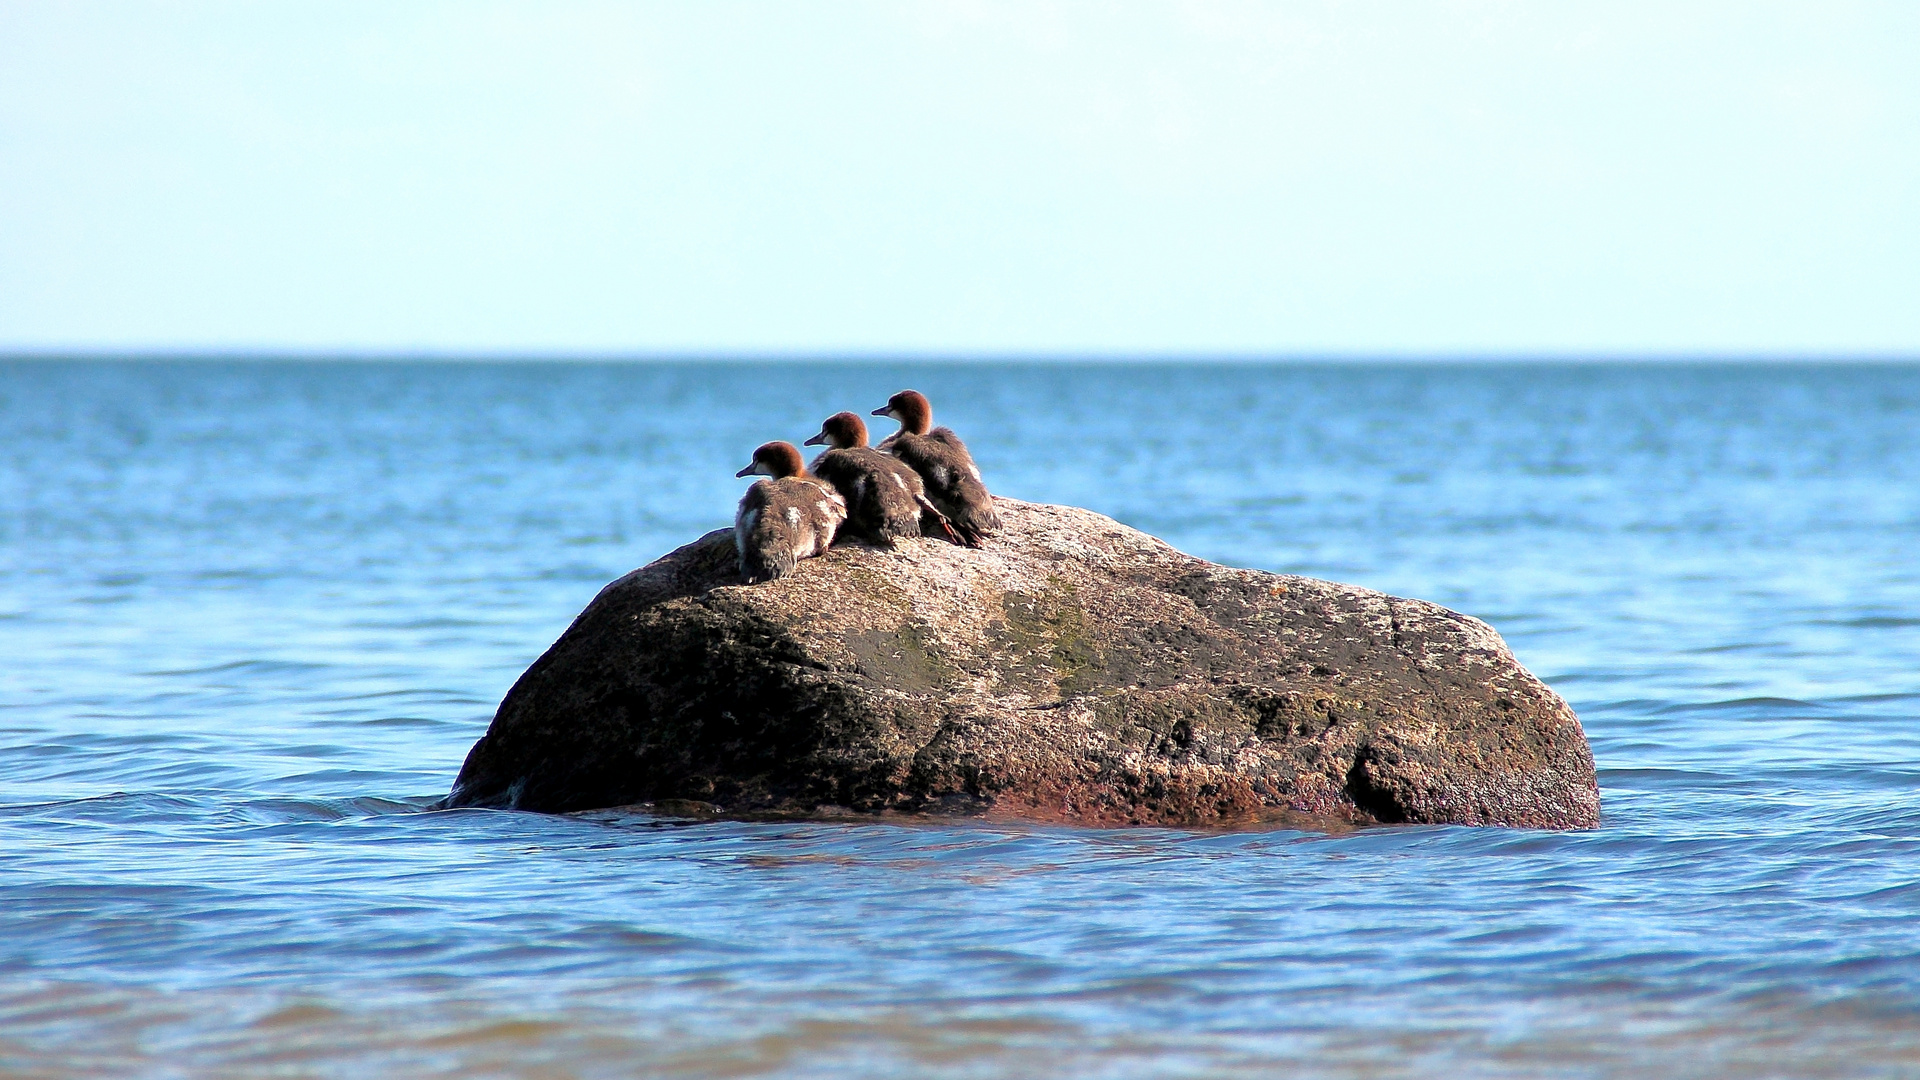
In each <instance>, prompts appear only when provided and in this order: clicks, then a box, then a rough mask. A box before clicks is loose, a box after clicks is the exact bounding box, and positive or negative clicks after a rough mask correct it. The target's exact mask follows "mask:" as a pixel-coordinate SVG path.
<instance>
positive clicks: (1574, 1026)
mask: <svg viewBox="0 0 1920 1080" xmlns="http://www.w3.org/2000/svg"><path fill="white" fill-rule="evenodd" d="M908 387H911V388H915V389H919V390H921V391H923V392H925V393H927V394H928V395H929V397H931V399H932V400H933V402H934V406H935V410H936V420H937V421H938V422H941V423H946V424H950V425H952V426H953V427H954V428H956V429H957V430H958V431H959V432H960V433H961V434H962V435H963V436H964V437H965V438H966V439H967V441H968V442H969V444H970V445H971V447H972V448H973V451H974V454H975V457H976V458H977V459H978V461H979V463H980V466H981V468H982V470H983V472H984V473H985V475H986V479H987V482H988V484H989V485H990V486H991V487H992V488H993V489H994V490H995V491H997V492H999V493H1000V494H1004V495H1008V496H1013V497H1017V498H1021V499H1028V500H1035V501H1041V502H1050V503H1068V504H1073V505H1077V506H1083V507H1088V508H1091V509H1093V510H1096V511H1099V512H1101V513H1104V514H1109V515H1112V516H1113V517H1115V518H1118V519H1119V520H1121V521H1123V522H1125V523H1127V524H1129V525H1132V526H1135V527H1137V528H1140V529H1144V530H1146V531H1147V532H1150V533H1153V534H1155V535H1158V536H1160V537H1163V538H1165V539H1166V540H1168V541H1169V542H1171V543H1172V544H1174V545H1175V546H1177V547H1179V548H1181V549H1183V550H1185V551H1188V552H1191V553H1192V554H1194V555H1198V556H1203V557H1205V558H1208V559H1213V560H1218V561H1220V562H1223V563H1228V564H1232V565H1235V566H1247V567H1259V568H1263V569H1267V570H1274V571H1282V572H1286V573H1294V574H1307V575H1313V576H1316V577H1323V578H1330V579H1334V580H1338V581H1343V582H1351V583H1354V584H1358V585H1363V586H1366V587H1369V588H1374V589H1379V590H1383V591H1385V592H1389V593H1394V594H1398V595H1402V596H1411V597H1419V598H1422V599H1426V600H1431V601H1435V602H1437V603H1440V604H1443V605H1446V606H1448V607H1451V608H1454V609H1457V610H1459V611H1463V612H1466V613H1468V614H1471V615H1474V616H1477V617H1479V618H1481V619H1484V620H1486V621H1487V622H1489V623H1491V624H1492V625H1493V626H1494V627H1495V628H1496V629H1497V630H1499V631H1500V633H1501V634H1503V635H1504V636H1505V638H1506V640H1507V642H1508V643H1509V644H1510V645H1511V646H1512V647H1513V650H1514V652H1515V653H1516V654H1517V655H1518V657H1519V659H1520V660H1521V662H1522V663H1524V664H1525V665H1526V666H1527V667H1528V668H1529V669H1530V670H1532V671H1533V672H1534V673H1535V674H1537V675H1539V676H1540V677H1541V678H1543V679H1544V680H1545V681H1546V682H1547V683H1548V684H1549V685H1551V686H1552V687H1553V688H1554V689H1555V690H1557V691H1558V692H1559V693H1560V694H1561V695H1563V696H1564V697H1565V698H1566V699H1567V700H1568V701H1569V702H1570V703H1571V704H1572V705H1573V707H1574V709H1575V710H1576V711H1577V712H1578V714H1579V716H1580V718H1581V722H1582V723H1583V725H1584V726H1585V729H1586V733H1587V737H1588V738H1589V740H1590V741H1591V743H1592V747H1593V754H1594V759H1595V761H1596V763H1597V765H1598V770H1599V782H1600V791H1601V812H1602V820H1601V824H1600V826H1599V827H1598V828H1596V829H1591V830H1585V831H1574V832H1538V831H1528V830H1517V829H1498V828H1468V827H1445V826H1441V827H1435V826H1404V825H1402V826H1378V827H1366V828H1359V829H1348V830H1343V831H1335V832H1315V831H1296V830H1290V829H1267V830H1252V831H1209V830H1183V829H1166V828H1151V829H1147V828H1137V829H1090V828H1069V827H1063V826H1057V825H1022V824H1008V823H983V822H979V821H972V820H942V819H925V820H919V819H911V818H896V819H889V820H878V819H875V820H847V819H840V818H836V819H832V820H821V821H730V820H718V821H716V820H698V821H692V820H684V819H674V818H663V817H651V816H648V815H647V814H645V813H641V812H637V811H635V810H631V809H628V810H609V811H602V812H590V813H582V814H576V815H571V816H552V815H545V814H535V813H524V812H511V811H498V810H455V811H444V810H435V809H433V808H432V807H433V804H434V802H435V800H436V799H439V798H440V797H442V796H444V795H445V794H446V793H447V791H448V789H449V788H450V787H451V785H452V783H453V779H454V776H455V774H456V773H457V771H458V770H459V767H460V764H461V761H462V758H463V757H464V755H465V754H466V752H467V749H468V747H469V746H471V745H472V743H473V741H474V740H475V739H477V738H478V737H479V736H480V735H481V733H482V732H484V731H485V730H486V727H487V724H488V722H489V720H490V719H491V716H492V713H493V710H494V708H495V706H496V704H497V703H498V702H499V700H500V698H501V696H502V695H503V694H504V693H505V692H506V690H507V688H508V687H509V686H510V685H511V684H512V683H513V681H514V679H515V678H516V677H517V676H518V675H519V674H520V672H521V671H522V670H523V669H524V668H525V667H526V666H527V665H528V664H529V663H530V662H531V661H532V660H533V659H534V658H535V657H537V656H538V655H539V654H540V653H541V652H542V651H543V650H544V649H545V648H546V647H547V646H548V645H549V644H550V643H551V642H552V641H553V640H554V639H555V638H556V637H557V636H558V635H559V634H560V632H561V631H562V630H564V629H565V628H566V626H567V624H568V622H569V620H571V618H572V617H573V616H574V615H575V614H576V613H577V612H578V611H579V610H580V609H581V608H582V607H583V606H584V605H585V604H586V603H587V601H588V600H590V599H591V598H592V597H593V595H594V594H595V592H597V591H598V590H599V589H600V587H601V586H602V585H604V584H605V583H607V582H608V581H610V580H612V579H613V578H616V577H618V576H620V575H621V574H624V573H625V572H627V571H629V570H631V569H633V568H634V567H637V566H640V565H643V564H645V563H646V562H648V561H650V560H652V559H654V558H656V557H658V556H659V555H661V554H663V553H665V552H667V551H669V550H671V549H672V548H674V547H676V546H678V545H680V544H682V543H685V542H687V541H688V540H691V539H692V538H694V537H696V536H698V535H699V534H700V533H702V532H705V531H706V530H709V529H713V528H717V527H721V526H725V525H728V524H729V523H730V522H731V520H732V514H733V508H734V504H735V502H736V500H737V499H738V498H739V496H740V494H741V492H742V490H743V489H744V487H745V485H746V481H743V480H737V479H735V477H734V473H735V472H736V471H737V470H738V469H740V468H742V467H743V466H745V465H746V464H747V462H748V458H749V456H750V454H751V452H752V450H753V448H754V447H755V446H756V445H757V444H759V443H761V442H763V441H767V440H771V439H788V440H792V441H795V442H798V441H800V440H802V439H804V438H806V437H807V436H809V435H811V434H813V433H814V432H815V431H817V430H818V428H819V424H820V421H821V419H822V418H824V417H825V416H827V415H828V414H829V413H832V412H835V411H838V410H841V409H853V410H856V411H859V412H861V413H865V412H866V411H868V410H870V409H873V408H875V407H878V406H880V405H881V404H882V403H884V401H885V400H886V398H887V396H888V395H889V394H891V393H893V392H894V391H897V390H900V389H903V388H908ZM881 423H884V422H881ZM0 1076H5V1077H8V1078H42V1077H45V1078H55V1077H133V1078H148V1077H151V1078H175V1077H180V1078H187V1077H191V1078H200V1077H341V1078H348V1077H352V1078H360V1077H407V1078H412V1077H447V1078H453V1077H459V1078H476V1077H550V1078H590V1077H591V1078H599V1077H667V1078H681V1077H685V1078H722V1077H725V1078H737V1077H822V1078H867V1077H874V1078H882V1077H884V1078H895V1077H996V1078H997V1077H1039V1078H1051V1077H1062V1078H1067V1077H1071V1078H1134V1077H1140V1078H1146V1077H1152V1078H1162V1077H1261V1078H1265V1077H1393V1078H1400V1077H1407V1078H1412V1077H1467V1078H1474V1077H1515V1078H1521V1077H1525V1078H1533V1077H1702V1078H1709V1077H1711V1078H1721V1077H1914V1076H1920V365H1915V364H1909V363H1892V362H1889V363H1841V362H1832V363H1814V362H1806V363H1798V362H1796V363H1787V362H1744V363H1740V362H1724V363H1717V362H1680V361H1672V360H1666V361H1646V362H1587V363H1576V362H1558V361H1555V362H1549V361H1539V362H1524V361H1517V360H1516V361H1502V362H1485V363H1479V362H1464V361H1428V362H1416V361H1405V362H1392V363H1387V362H1361V361H1340V362H1321V363H1310V362H1273V363H1257V362H1237V361H1236V362H1226V361H1218V362H1191V363H1187V362H1182V363H1173V362H1165V363H1162V362H1093V361H1087V362H1068V361H1054V362H1032V363H1013V362H1000V361H986V360H980V361H966V360H952V361H934V360H926V359H916V360H902V361H898V362H889V361H884V360H876V359H858V360H847V361H836V362H827V361H805V360H779V361H751V360H702V361H685V362H681V361H672V362H669V361H657V360H655V361H634V362H611V361H609V362H567V361H558V360H555V361H533V360H530V361H525V362H518V361H513V362H509V361H504V360H502V361H485V362H479V361H474V362H467V361H449V360H397V359H373V360H368V359H357V360H356V359H344V360H338V361H326V360H319V359H285V358H280V359H274V358H261V359H245V358H234V357H225V358H212V359H192V358H180V357H173V358H150V359H125V360H75V359H34V358H18V357H16V358H13V359H6V360H0Z"/></svg>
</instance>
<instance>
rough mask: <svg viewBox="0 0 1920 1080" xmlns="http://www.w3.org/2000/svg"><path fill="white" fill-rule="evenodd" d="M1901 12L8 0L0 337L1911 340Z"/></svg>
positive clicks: (807, 348) (1348, 349)
mask: <svg viewBox="0 0 1920 1080" xmlns="http://www.w3.org/2000/svg"><path fill="white" fill-rule="evenodd" d="M1916 57H1920V4H1914V3H1890V4H1846V3H1806V4H1784V5H1782V4H1764V3H1699V4H1687V3H1675V2H1662V3H1647V4H1636V3H1624V2H1619V0H1609V2H1605V3H1564V2H1556V3H1548V2H1541V3H1536V4H1517V3H1426V4H1413V3H1386V2H1379V3H1355V4H1344V3H1299V4H1241V3H1219V4H1206V5H1167V4H1114V3H1098V4H1064V5H1063V4H1048V3H1035V2H1031V0H1021V2H1015V3H1005V4H1002V3H992V2H969V3H873V4H864V3H844V4H791V3H769V4H727V3H709V2H702V3H687V4H675V5H627V4H591V3H576V4H532V3H528V4H517V3H477V2H460V3H447V4H429V3H396V2H393V0H382V2H378V3H364V4H362V3H340V2H328V3H314V4H259V3H251V2H236V3H204V2H180V3H167V4H133V3H123V4H91V3H64V4H55V3H50V2H48V3H12V2H7V3H3V4H0V349H42V348H79V349H95V348H104V349H141V348H163V349H193V348H203V347H208V348H216V349H250V348H268V349H292V350H332V349H347V350H371V351H387V350H402V351H417V350H424V351H429V352H449V353H457V352H464V351H489V352H501V351H541V352H545V351H561V352H628V351H633V352H685V351H694V352H732V351H750V352H782V353H784V352H800V353H812V352H839V351H854V352H867V353H871V352H880V353H885V352H891V351H895V350H904V351H910V352H938V353H949V352H957V353H977V352H985V353H1110V352H1117V353H1134V354H1138V353H1149V354H1151V353H1280V354H1321V353H1531V352H1546V353H1579V354H1589V353H1598V354H1634V353H1643V352H1655V353H1702V352H1704V353H1776V354H1777V353H1785V354H1808V353H1812V354H1861V353H1868V354H1908V355H1912V354H1920V60H1916Z"/></svg>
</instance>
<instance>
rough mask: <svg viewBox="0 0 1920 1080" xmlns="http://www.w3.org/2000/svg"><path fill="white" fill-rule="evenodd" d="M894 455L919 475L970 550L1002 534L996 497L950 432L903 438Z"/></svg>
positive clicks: (895, 447)
mask: <svg viewBox="0 0 1920 1080" xmlns="http://www.w3.org/2000/svg"><path fill="white" fill-rule="evenodd" d="M893 454H894V456H895V457H898V458H899V459H900V460H901V461H902V462H904V463H905V464H906V465H908V466H909V467H911V468H912V469H913V471H914V472H916V473H919V474H920V478H921V480H923V481H925V483H926V486H927V498H928V499H929V500H931V501H932V503H933V505H934V506H936V507H938V508H939V510H940V512H941V513H942V514H944V515H946V518H947V521H948V522H949V523H950V524H951V525H952V527H953V530H954V532H955V533H957V534H958V535H959V537H960V541H961V542H962V543H964V544H966V545H967V546H968V547H979V546H980V545H981V543H982V542H983V541H984V540H985V539H986V538H987V537H989V536H992V535H993V534H994V533H996V532H999V531H1000V512H999V511H998V510H997V509H995V507H994V505H993V495H992V494H991V493H990V492H988V491H987V485H986V484H984V483H982V482H981V480H980V470H979V469H978V468H976V467H975V466H974V464H973V456H972V455H971V454H968V453H967V447H966V444H965V443H962V442H961V441H960V437H959V436H957V435H955V434H954V433H953V432H952V431H950V430H948V429H947V428H935V429H933V430H932V431H930V432H928V433H926V434H925V435H906V434H904V433H903V434H902V435H901V436H900V437H899V439H898V440H897V441H896V442H895V443H894V444H893Z"/></svg>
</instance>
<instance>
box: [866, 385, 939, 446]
mask: <svg viewBox="0 0 1920 1080" xmlns="http://www.w3.org/2000/svg"><path fill="white" fill-rule="evenodd" d="M873 415H875V416H891V417H893V418H894V419H895V420H898V421H900V430H901V431H905V432H908V433H910V434H913V435H925V434H926V433H927V429H929V428H931V427H933V403H932V402H930V401H928V400H927V395H925V394H923V393H921V392H920V391H918V390H902V391H900V392H899V393H897V394H895V395H893V396H892V397H890V398H888V399H887V406H886V408H884V409H875V410H873Z"/></svg>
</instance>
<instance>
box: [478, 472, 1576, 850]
mask: <svg viewBox="0 0 1920 1080" xmlns="http://www.w3.org/2000/svg"><path fill="white" fill-rule="evenodd" d="M997 502H998V507H999V510H1000V515H1001V518H1002V521H1003V523H1004V528H1003V531H1002V532H1001V534H1000V535H999V536H997V537H996V538H995V539H994V540H993V541H992V542H991V543H989V544H988V545H987V546H986V547H985V548H982V549H979V550H970V549H966V548H959V547H955V546H953V545H951V544H946V543H942V542H939V541H934V540H908V541H903V542H901V543H900V544H898V545H897V546H896V547H894V548H892V549H890V550H889V549H879V548H873V547H868V546H865V545H862V544H858V543H846V544H842V545H839V546H836V547H835V548H833V549H832V550H831V551H830V552H828V553H827V554H826V555H824V556H821V557H819V558H816V559H809V560H806V561H804V562H802V563H801V564H800V565H799V566H798V567H797V568H796V569H795V570H794V572H793V573H791V574H789V575H788V576H786V577H783V578H780V579H779V580H776V581H773V582H768V583H765V584H759V585H752V586H746V585H741V584H740V583H739V577H738V574H737V571H736V568H735V566H734V559H733V548H732V542H731V537H730V534H729V533H728V532H727V531H725V530H720V531H716V532H713V533H709V534H708V535H706V536H704V537H702V538H700V539H699V540H696V541H695V542H693V543H691V544H688V545H686V546H685V547H682V548H680V549H678V550H676V551H674V552H672V553H670V554H668V555H666V556H665V557H663V558H661V559H659V560H657V561H656V562H654V563H651V564H649V565H648V566H645V567H642V568H641V569H639V570H635V571H634V572H633V573H631V574H628V575H627V576H625V577H623V578H621V579H620V580H618V581H615V582H613V583H612V584H610V585H608V586H607V587H606V588H605V589H603V590H602V591H601V593H600V595H599V596H597V597H596V598H595V599H594V600H593V602H592V603H591V604H589V605H588V606H587V609H586V610H585V611H583V612H582V613H581V614H580V616H579V617H578V618H577V619H575V620H574V623H573V625H572V626H571V627H569V628H568V629H567V631H566V633H565V634H563V635H562V636H561V638H560V640H559V641H557V642H555V643H554V645H553V647H552V648H550V649H548V650H547V652H546V654H545V655H543V656H542V657H541V658H540V659H539V660H538V661H536V662H535V663H534V665H533V666H532V667H531V668H529V669H528V670H527V672H526V673H525V674H524V675H522V676H521V678H520V680H519V681H518V682H517V683H515V684H514V687H513V689H512V690H511V691H509V692H508V694H507V697H506V700H504V701H503V702H502V703H501V705H500V709H499V712H498V713H497V714H496V715H495V717H494V721H493V725H492V726H491V728H489V730H488V731H487V734H486V735H485V736H484V737H482V738H481V739H480V741H479V742H477V743H476V744H475V745H474V747H473V749H472V751H471V752H470V753H469V754H468V756H467V761H466V764H465V766H464V767H463V768H462V769H461V771H460V776H459V779H458V780H457V782H456V783H455V786H454V790H453V792H452V794H450V795H449V796H448V797H447V799H446V800H445V805H448V806H509V807H519V808H523V809H530V810H544V811H573V810H586V809H596V808H606V807H614V806H622V805H630V804H636V803H656V804H658V803H667V802H675V803H687V802H691V803H696V804H701V805H704V806H707V807H709V808H711V809H713V810H714V811H716V812H721V813H733V814H762V813H773V814H817V813H832V812H840V813H845V812H855V813H886V812H904V813H983V814H989V815H992V816H997V817H1012V818H1021V819H1030V820H1045V821H1063V822H1074V823H1082V824H1090V825H1131V824H1165V825H1240V824H1251V823H1258V822H1263V821H1304V822H1313V821H1319V822H1324V823H1333V822H1357V823H1366V822H1431V823H1458V824H1472V825H1508V826H1525V827H1538V828H1580V827H1588V826H1592V825H1594V824H1596V823H1597V822H1598V820H1599V807H1600V802H1599V790H1598V788H1597V786H1596V784H1595V780H1594V770H1593V757H1592V753H1591V751H1590V750H1589V748H1588V745H1587V741H1586V736H1585V734H1584V733H1583V732H1582V730H1581V728H1580V722H1579V720H1578V719H1577V718H1576V717H1575V716H1574V714H1573V711H1572V710H1571V709H1570V708H1569V707H1568V706H1567V704H1566V702H1565V701H1563V700H1561V698H1560V697H1559V696H1558V695H1557V694H1555V693H1554V692H1553V691H1552V690H1550V689H1548V688H1547V687H1546V686H1545V685H1544V684H1543V683H1541V682H1540V681H1539V680H1538V679H1536V678H1534V677H1533V676H1532V675H1531V674H1529V673H1528V672H1527V671H1526V669H1525V668H1523V667H1521V666H1520V664H1519V663H1518V662H1517V661H1516V660H1515V659H1514V657H1513V654H1512V653H1511V652H1510V651H1509V650H1508V649H1507V647H1506V645H1505V643H1504V642H1502V641H1501V639H1500V637H1499V635H1498V634H1496V633H1494V631H1493V630H1492V628H1490V627H1488V626H1487V625H1486V624H1485V623H1482V622H1480V621H1478V620H1476V619H1472V618H1469V617H1467V616H1465V615H1460V614H1457V613H1455V612H1452V611H1448V610H1446V609H1445V608H1442V607H1439V606H1437V605H1434V604H1430V603H1425V602H1423V601H1419V600H1406V599H1401V598H1398V597H1392V596H1387V595H1385V594H1382V593H1378V592H1374V591H1371V590H1368V589H1361V588H1357V587H1354V586H1350V585H1340V584H1335V583H1332V582H1327V581H1319V580H1315V579H1311V578H1303V577H1293V576H1286V575H1276V574H1269V573H1264V572H1261V571H1257V570H1240V569H1233V568H1230V567H1225V566H1220V565H1217V564H1214V563H1209V562H1206V561H1204V560H1201V559H1196V558H1193V557H1191V556H1188V555H1184V554H1182V553H1180V552H1178V551H1176V550H1174V549H1173V548H1172V547H1170V546H1168V545H1167V544H1165V543H1163V542H1162V541H1160V540H1157V539H1155V538H1153V537H1151V536H1148V535H1146V534H1144V533H1141V532H1138V531H1136V530H1134V529H1130V528H1127V527H1126V526H1124V525H1121V524H1119V523H1118V522H1116V521H1113V520H1112V519H1110V518H1105V517H1102V516H1100V515H1098V514H1094V513H1091V512H1089V511H1085V510H1079V509H1074V508H1071V507H1062V506H1047V505H1042V504H1036V503H1024V502H1018V501H1015V500H1011V499H1000V500H997Z"/></svg>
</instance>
